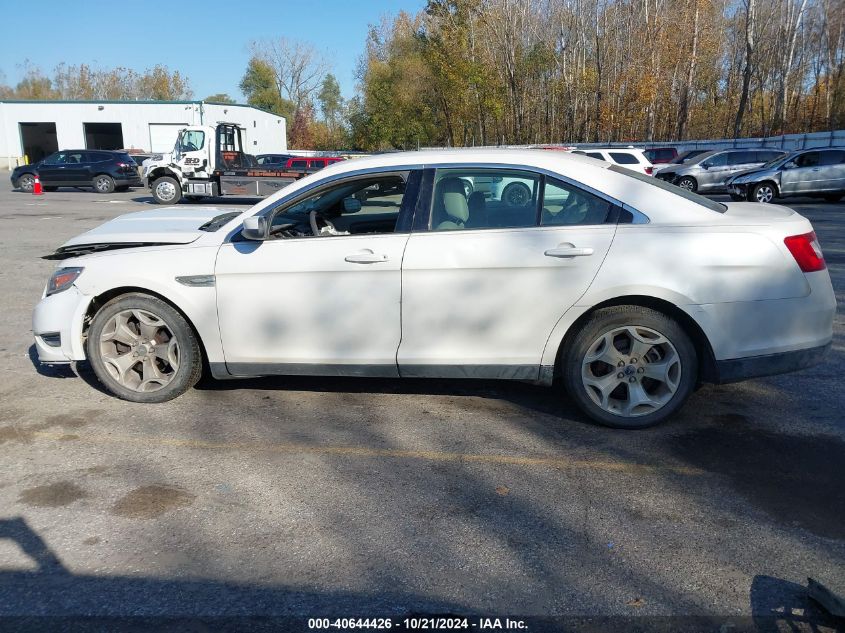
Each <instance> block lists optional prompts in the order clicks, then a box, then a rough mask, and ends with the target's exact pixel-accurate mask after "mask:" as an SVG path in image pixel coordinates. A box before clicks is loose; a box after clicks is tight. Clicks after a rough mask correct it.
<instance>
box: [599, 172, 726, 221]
mask: <svg viewBox="0 0 845 633" xmlns="http://www.w3.org/2000/svg"><path fill="white" fill-rule="evenodd" d="M608 169H610V171H615V172H616V173H617V174H623V175H625V176H628V178H634V179H635V180H639V181H640V182H644V183H646V184H648V185H651V186H652V187H657V188H658V189H663V190H664V191H668V192H669V193H674V194H675V195H676V196H681V197H682V198H684V199H686V200H689V201H690V202H695V203H696V204H700V205H701V206H702V207H705V208H707V209H710V210H711V211H715V212H716V213H724V212H725V211H726V210H727V207H726V206H725V205H724V204H721V203H720V202H713V201H712V200H710V199H709V198H705V197H704V196H699V195H698V194H697V193H692V192H691V191H687V190H686V189H681V188H680V187H676V186H675V185H672V184H669V183H668V182H666V181H664V180H660V178H652V177H651V176H646V175H644V174H641V173H639V172H636V171H632V170H630V169H625V168H624V167H617V166H616V165H611V166H610V167H608Z"/></svg>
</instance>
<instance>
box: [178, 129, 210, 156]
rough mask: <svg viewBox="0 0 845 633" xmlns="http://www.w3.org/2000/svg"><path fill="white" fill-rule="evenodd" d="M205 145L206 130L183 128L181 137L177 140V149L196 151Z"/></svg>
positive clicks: (179, 150)
mask: <svg viewBox="0 0 845 633" xmlns="http://www.w3.org/2000/svg"><path fill="white" fill-rule="evenodd" d="M203 145H205V132H202V131H200V130H182V133H181V134H180V135H179V139H178V140H177V141H176V151H177V152H179V153H182V152H196V151H197V150H201V149H202V148H203Z"/></svg>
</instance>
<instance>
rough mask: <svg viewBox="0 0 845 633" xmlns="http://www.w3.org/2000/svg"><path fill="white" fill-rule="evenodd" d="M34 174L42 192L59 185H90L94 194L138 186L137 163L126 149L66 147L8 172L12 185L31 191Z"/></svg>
mask: <svg viewBox="0 0 845 633" xmlns="http://www.w3.org/2000/svg"><path fill="white" fill-rule="evenodd" d="M35 176H38V177H39V178H40V179H41V184H42V185H43V186H44V190H45V191H55V190H56V189H58V188H59V187H92V188H93V189H94V191H96V192H97V193H111V192H112V191H125V190H126V189H128V188H129V187H140V186H142V184H143V183H142V182H141V177H140V176H139V175H138V166H137V164H136V163H135V161H134V160H132V157H131V156H129V154H127V153H126V152H113V151H108V150H102V149H97V150H92V149H68V150H62V151H61V152H56V153H54V154H50V155H49V156H47V158H44V159H42V160H40V161H38V162H37V163H34V164H32V165H21V166H20V167H16V168H15V170H14V171H13V172H12V187H13V188H15V189H20V190H21V191H23V192H25V193H30V192H32V188H33V186H34V185H35Z"/></svg>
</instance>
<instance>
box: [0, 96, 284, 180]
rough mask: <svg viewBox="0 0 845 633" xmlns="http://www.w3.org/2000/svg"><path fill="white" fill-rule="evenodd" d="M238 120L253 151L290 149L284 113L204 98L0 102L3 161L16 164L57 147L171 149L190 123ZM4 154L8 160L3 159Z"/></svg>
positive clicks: (249, 149) (248, 149) (164, 150)
mask: <svg viewBox="0 0 845 633" xmlns="http://www.w3.org/2000/svg"><path fill="white" fill-rule="evenodd" d="M222 121H225V122H227V123H237V124H238V125H239V126H241V127H242V128H243V129H244V137H243V140H244V149H245V150H246V151H248V152H249V153H251V154H271V153H282V152H286V151H287V134H286V121H285V119H284V117H281V116H278V115H276V114H272V113H270V112H267V111H265V110H261V109H259V108H256V107H253V106H248V105H233V104H220V103H207V102H204V101H0V160H2V162H8V164H9V165H10V166H12V167H14V166H15V165H17V164H20V163H22V162H24V160H28V161H29V162H35V161H37V160H40V159H41V158H43V157H44V156H46V155H48V154H51V153H52V152H55V151H57V150H59V149H135V150H141V151H143V152H169V151H170V150H172V149H173V145H174V143H175V141H176V134H177V133H178V131H179V130H180V129H181V128H183V127H185V126H186V125H210V126H214V125H216V124H217V123H219V122H222ZM3 159H5V160H3Z"/></svg>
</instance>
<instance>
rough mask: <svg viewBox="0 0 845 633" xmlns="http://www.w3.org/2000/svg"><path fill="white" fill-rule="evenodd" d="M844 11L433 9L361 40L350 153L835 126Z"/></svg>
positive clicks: (720, 6)
mask: <svg viewBox="0 0 845 633" xmlns="http://www.w3.org/2000/svg"><path fill="white" fill-rule="evenodd" d="M843 44H845V3H843V2H842V1H841V0H429V2H428V4H427V6H426V8H425V9H424V10H423V11H421V12H420V13H419V14H417V15H409V14H406V13H400V14H399V15H397V16H396V17H393V18H390V19H385V20H383V21H382V22H381V23H380V24H379V25H377V26H374V27H372V28H371V30H370V34H369V37H368V39H367V46H366V52H365V57H364V59H363V61H362V64H361V72H360V75H361V76H360V93H359V95H358V96H357V98H356V102H355V103H353V104H352V105H353V107H352V109H351V112H350V131H351V133H352V135H353V137H354V143H355V144H356V145H358V146H361V147H365V148H368V149H379V148H388V147H404V148H409V147H415V146H418V145H448V146H466V145H490V144H502V143H505V144H507V143H513V144H521V143H549V142H562V143H577V142H615V141H623V142H624V141H652V140H684V139H688V138H722V137H726V138H731V137H740V136H758V135H759V136H766V135H772V134H781V133H791V132H811V131H820V130H829V129H837V128H840V127H843V126H845V78H843V67H844V66H845V63H844V62H845V59H844V57H845V55H844V53H843V51H845V46H843Z"/></svg>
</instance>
